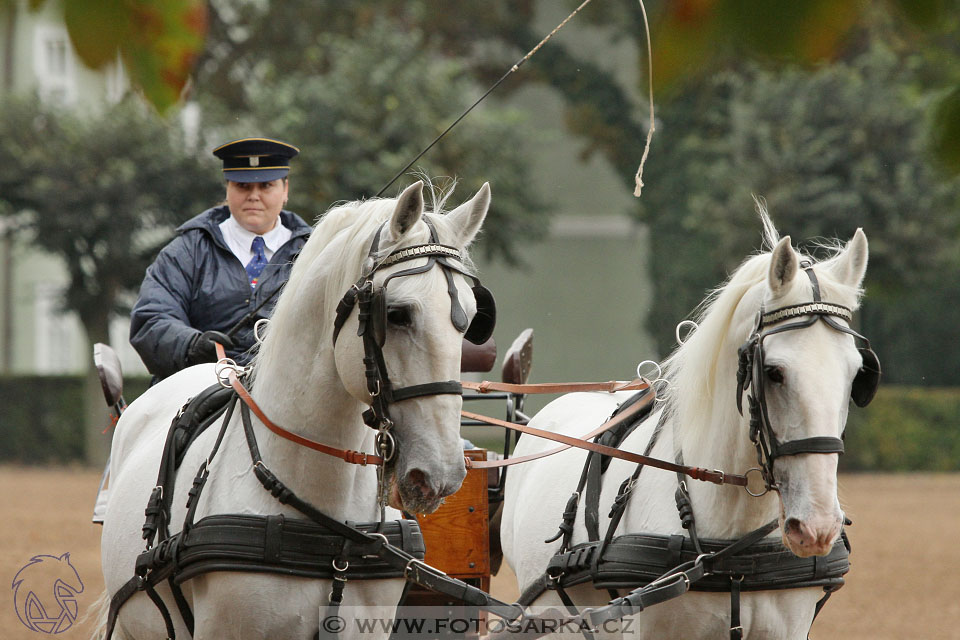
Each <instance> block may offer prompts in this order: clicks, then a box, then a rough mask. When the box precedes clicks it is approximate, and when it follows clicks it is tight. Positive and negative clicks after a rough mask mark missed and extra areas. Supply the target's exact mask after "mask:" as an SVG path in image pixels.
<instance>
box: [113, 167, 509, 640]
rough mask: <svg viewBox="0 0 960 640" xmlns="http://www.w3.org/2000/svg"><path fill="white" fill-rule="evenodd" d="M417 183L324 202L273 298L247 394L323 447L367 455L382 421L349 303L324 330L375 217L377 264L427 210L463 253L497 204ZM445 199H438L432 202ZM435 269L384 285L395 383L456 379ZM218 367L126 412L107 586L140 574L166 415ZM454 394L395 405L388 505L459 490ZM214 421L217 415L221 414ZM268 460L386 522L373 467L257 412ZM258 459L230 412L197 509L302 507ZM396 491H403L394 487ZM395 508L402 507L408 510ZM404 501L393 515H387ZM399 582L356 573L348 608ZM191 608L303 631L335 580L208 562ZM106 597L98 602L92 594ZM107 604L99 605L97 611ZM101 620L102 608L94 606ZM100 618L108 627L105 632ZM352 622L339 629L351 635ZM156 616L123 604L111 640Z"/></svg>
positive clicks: (148, 631)
mask: <svg viewBox="0 0 960 640" xmlns="http://www.w3.org/2000/svg"><path fill="white" fill-rule="evenodd" d="M422 188H423V184H422V183H420V182H418V183H416V184H414V185H412V186H411V187H408V188H407V189H406V190H405V191H404V192H403V193H402V194H401V195H400V197H399V198H397V199H376V200H370V201H365V202H353V203H349V204H345V205H343V206H339V207H336V208H334V209H332V210H330V211H329V212H328V213H327V214H326V215H325V216H324V217H323V218H322V219H321V220H320V222H319V223H318V224H317V226H316V228H315V230H314V232H313V234H312V235H311V237H310V239H309V241H308V242H307V244H306V245H305V246H304V248H303V250H302V252H301V254H300V256H299V258H298V259H297V262H296V264H295V265H294V268H293V271H292V273H291V276H290V280H289V282H288V284H287V285H286V288H285V289H284V291H283V293H282V295H281V296H280V298H279V300H278V302H277V306H276V310H275V313H274V315H273V317H272V319H271V321H270V324H269V327H268V328H267V330H266V336H265V338H264V339H263V342H262V344H261V346H260V350H259V353H258V354H257V356H256V359H255V361H254V364H253V378H254V380H255V384H254V385H253V389H252V392H251V393H252V396H253V398H254V400H255V401H256V402H257V403H258V404H259V406H260V407H261V408H262V410H263V411H264V413H265V414H266V415H267V416H268V417H269V418H270V419H271V420H272V421H273V422H274V423H277V424H279V425H282V426H283V427H285V428H286V429H288V430H290V431H292V432H294V433H296V434H299V435H301V436H305V437H307V438H310V439H313V440H315V441H319V442H321V443H323V444H325V445H329V446H332V447H337V448H342V449H351V450H356V451H362V452H369V453H376V451H375V449H374V436H375V431H374V429H371V428H369V427H367V426H366V425H365V424H364V423H363V421H362V420H361V413H362V412H363V410H365V409H367V407H368V405H369V404H370V402H371V395H370V393H369V392H368V389H367V384H366V380H365V377H364V366H363V361H362V360H363V356H364V349H363V344H362V340H361V338H359V337H358V336H357V330H358V319H357V317H358V313H357V311H356V309H354V310H353V312H352V313H351V315H350V316H349V319H348V320H347V322H346V324H345V325H344V326H343V331H342V332H341V333H340V335H339V338H338V339H337V340H336V341H335V343H334V340H333V339H332V338H333V330H334V316H335V309H336V307H337V304H338V302H339V301H340V300H341V298H342V297H343V296H344V294H345V292H347V290H348V289H350V287H351V285H353V284H354V283H355V282H357V280H358V278H360V276H361V274H362V273H367V272H368V271H369V270H370V268H371V264H369V260H368V252H369V250H370V247H371V241H372V238H373V236H374V234H375V232H376V231H377V229H378V227H380V226H381V224H383V227H382V231H381V232H380V237H379V251H378V254H377V255H378V259H379V258H382V257H385V256H387V255H388V254H390V253H391V252H393V251H396V250H398V249H400V248H402V247H408V246H412V245H420V244H424V243H427V242H428V238H429V236H430V231H429V229H428V225H427V223H426V222H425V219H427V218H428V219H429V220H430V221H431V222H432V223H433V226H434V227H435V228H436V230H437V233H438V235H439V242H440V243H442V244H445V245H449V246H451V247H455V248H457V249H459V250H460V252H461V253H465V249H466V247H467V246H468V245H469V244H470V242H471V241H472V240H473V238H474V237H475V236H476V234H477V232H478V231H479V229H480V227H481V224H482V223H483V220H484V217H485V216H486V213H487V209H488V207H489V202H490V189H489V186H488V185H486V184H485V185H484V186H483V187H482V188H481V189H480V190H479V191H478V192H477V194H476V195H475V196H474V197H473V198H472V199H471V200H469V201H468V202H466V203H464V204H462V205H461V206H459V207H458V208H456V209H454V210H453V211H450V212H449V213H447V214H446V215H440V214H441V213H442V212H441V211H439V207H438V210H436V211H434V212H432V213H424V202H423V193H422ZM440 204H441V205H442V201H441V203H440ZM424 264H426V259H424V258H417V259H415V260H413V261H410V262H405V263H401V264H396V265H393V266H388V267H384V268H381V269H378V270H377V271H376V274H375V278H374V284H375V286H379V284H380V283H382V282H383V280H384V278H386V277H388V276H389V275H390V274H392V273H396V272H398V271H401V270H404V269H409V268H411V266H420V265H424ZM443 271H444V270H443V269H441V268H434V269H430V270H428V271H426V272H424V273H420V274H416V275H411V276H407V277H398V278H396V279H394V280H393V281H392V282H391V284H390V290H389V301H388V305H389V306H388V307H387V310H386V312H385V320H386V325H387V326H386V333H387V336H386V341H385V343H384V346H383V354H384V359H385V361H386V364H387V367H388V369H389V373H390V377H391V380H392V381H393V382H394V384H395V385H396V386H397V387H403V386H408V385H417V384H423V383H428V382H433V381H446V380H459V377H460V373H459V372H460V354H461V343H462V335H461V331H462V329H463V328H462V327H461V328H460V331H458V329H457V328H455V327H454V325H453V323H452V322H451V305H452V303H453V300H452V296H453V295H454V294H451V293H450V292H449V291H448V282H447V278H446V275H445V274H444V272H443ZM453 278H454V280H453V281H454V282H455V283H456V287H457V291H456V292H454V293H455V294H456V297H457V298H458V300H459V304H460V305H461V306H462V308H463V309H464V310H465V311H466V314H467V319H469V318H472V317H473V315H474V314H475V313H476V303H475V300H474V296H473V295H472V293H471V290H470V288H469V286H467V285H466V284H465V279H464V277H463V276H462V275H460V274H459V273H457V274H453ZM214 369H215V368H214V365H212V364H211V365H199V366H195V367H191V368H189V369H186V370H184V371H182V372H180V373H178V374H177V375H174V376H171V377H170V378H167V379H165V380H163V381H162V382H160V383H159V384H157V385H156V386H154V387H152V388H151V389H150V390H148V391H147V392H146V393H144V394H143V395H142V396H141V397H140V398H138V399H137V400H136V401H135V402H134V403H132V404H131V405H130V407H129V408H128V409H127V410H126V412H125V413H124V414H123V417H122V418H121V419H120V421H119V423H118V424H117V428H116V434H115V435H114V440H113V449H112V461H113V469H112V471H113V474H114V475H113V480H112V489H111V494H110V497H109V501H108V506H107V511H106V518H105V523H104V528H103V537H102V541H101V557H102V565H103V574H104V581H105V584H106V592H107V594H106V595H107V596H109V595H110V594H113V593H115V592H116V591H117V590H118V589H119V588H120V587H121V585H123V584H124V583H125V582H126V581H127V580H129V579H130V578H131V577H132V576H133V571H134V560H135V559H136V557H137V555H138V554H139V553H140V552H141V551H143V546H144V544H143V541H142V540H141V535H140V528H141V525H142V524H143V520H144V507H145V505H146V504H147V500H148V497H149V496H150V494H151V490H152V489H153V486H154V484H155V478H156V475H157V470H158V464H159V458H160V454H161V450H162V449H163V446H164V438H165V437H166V433H167V430H168V427H169V425H170V422H171V419H172V417H173V416H174V414H176V413H177V410H178V409H179V408H180V407H181V406H182V405H183V404H184V402H185V401H186V400H187V399H188V398H189V397H191V396H194V395H196V394H197V393H198V392H199V391H200V390H202V389H204V388H206V387H208V386H210V385H211V384H214V383H216V382H217V379H216V374H215V371H214ZM460 407H461V398H460V396H458V395H455V394H446V395H432V396H426V397H419V398H414V399H410V400H406V401H403V402H397V403H395V404H392V405H391V406H390V409H391V417H392V419H393V420H394V422H395V426H394V427H393V433H394V436H395V438H396V447H397V451H396V456H395V457H394V463H393V464H392V466H389V467H388V469H387V473H388V474H389V475H390V476H392V477H388V481H389V482H391V486H392V487H393V488H394V489H395V490H394V491H393V492H392V500H391V506H394V507H398V508H399V507H401V506H402V507H403V508H404V509H406V510H408V511H411V512H416V513H429V512H431V511H433V510H434V509H436V508H437V506H438V505H439V504H440V501H441V500H442V498H443V497H444V496H447V495H450V494H452V493H453V492H455V491H456V490H457V489H458V488H459V487H460V484H461V482H462V480H463V478H464V476H465V473H466V472H465V468H464V461H463V452H462V448H461V440H460V434H459V425H460ZM220 422H222V421H220ZM214 427H216V428H209V429H207V430H206V431H205V432H204V433H203V435H201V436H200V438H199V439H198V440H197V441H196V442H194V443H193V445H192V446H191V447H190V449H189V451H188V453H187V455H186V458H185V459H184V461H183V463H182V466H181V467H180V470H181V471H180V473H179V475H178V481H177V483H176V495H175V496H174V499H173V503H172V504H173V510H172V518H171V533H175V532H176V531H177V530H179V528H180V526H181V524H182V523H183V521H184V515H185V508H184V505H185V503H186V501H187V491H188V489H189V488H190V486H191V480H192V478H193V475H194V473H195V472H196V470H197V469H198V468H199V467H200V465H201V463H202V462H203V461H204V460H205V459H206V458H207V456H208V455H209V453H210V451H211V449H212V447H213V444H214V441H215V439H216V436H217V432H218V431H219V423H218V424H216V425H214ZM254 431H255V433H256V438H257V440H258V442H259V449H260V453H261V454H262V457H263V460H264V463H265V464H266V465H267V466H268V467H269V468H271V470H272V471H274V472H275V473H276V475H277V476H278V477H280V479H281V480H282V481H283V482H285V483H286V485H287V486H288V487H289V488H291V489H292V490H293V491H294V492H295V493H296V494H297V495H298V496H299V497H300V498H302V499H304V500H306V501H307V502H309V503H311V504H312V505H313V506H315V507H316V508H317V509H319V510H320V511H322V512H323V513H325V514H327V515H328V516H330V517H332V518H334V519H336V520H339V521H341V522H342V521H345V520H351V521H354V522H358V521H359V522H375V521H377V520H379V516H380V511H379V508H378V505H377V489H378V487H377V478H376V472H375V468H374V467H370V466H357V465H352V464H347V463H345V462H343V461H342V460H337V459H335V458H332V457H328V456H325V455H322V454H320V453H317V452H316V451H312V450H309V449H307V448H305V447H303V446H299V445H298V444H295V443H293V442H291V441H290V440H287V439H283V438H280V437H277V436H276V435H274V433H272V432H271V431H268V430H267V428H266V427H264V425H263V424H262V423H261V422H260V421H259V420H257V419H256V418H254ZM251 470H252V462H251V456H250V453H249V451H248V445H247V443H246V441H245V438H244V433H243V429H242V427H241V424H240V411H235V412H234V414H233V418H232V421H231V424H230V426H229V427H228V428H227V430H226V434H225V437H224V440H223V442H222V444H221V445H220V447H219V451H218V452H217V454H216V456H215V457H214V458H213V459H212V461H211V463H210V476H209V481H208V482H207V483H206V486H205V488H204V489H203V493H202V495H201V499H200V502H199V505H198V510H197V514H196V515H197V520H199V519H200V518H202V517H203V516H205V515H209V514H260V515H271V514H284V515H285V516H286V517H288V518H295V519H300V520H304V517H303V516H302V515H301V514H300V513H298V512H297V511H295V510H294V509H292V508H290V507H289V506H284V505H281V504H280V502H278V501H277V499H275V498H274V497H273V496H272V495H270V493H268V492H267V491H266V490H264V488H263V486H261V484H260V483H259V482H258V481H257V480H256V478H255V477H254V474H253V473H251ZM398 494H399V495H398ZM401 503H402V505H401ZM399 517H400V513H399V511H396V510H394V509H388V510H387V519H388V520H391V519H397V518H399ZM403 586H404V581H403V579H389V580H356V581H354V580H351V581H350V583H349V585H348V586H347V587H346V592H345V604H349V605H351V606H355V605H356V606H359V605H370V604H380V605H387V604H391V603H396V602H397V601H398V599H399V597H400V594H401V590H402V588H403ZM183 587H184V594H185V596H186V599H187V601H188V603H189V604H190V606H191V608H192V610H193V612H194V615H195V618H196V627H195V631H194V637H195V638H198V639H200V638H218V639H220V638H312V637H314V634H315V633H316V632H317V630H318V624H319V618H320V615H321V613H320V612H321V607H322V606H324V605H326V603H327V598H328V593H329V592H330V590H331V580H316V579H308V578H299V577H288V576H281V575H275V574H267V573H243V572H241V573H238V572H213V573H206V574H204V575H201V576H199V577H197V578H194V579H192V580H188V581H186V582H185V583H184V585H183ZM157 592H158V593H159V594H160V595H161V596H162V597H163V599H164V601H165V603H166V605H167V607H168V608H169V610H170V611H171V613H172V617H173V619H174V622H175V625H176V631H177V634H178V637H181V638H188V637H190V636H189V634H188V632H187V629H186V628H185V626H184V624H183V621H182V620H181V619H180V616H179V615H178V614H177V608H176V607H175V605H174V602H173V600H172V597H171V592H170V590H169V588H167V585H166V583H160V584H159V585H158V587H157ZM101 600H104V599H103V598H101ZM103 606H104V605H103V604H102V603H101V607H103ZM102 615H103V619H102V620H101V622H102V623H105V612H103V613H102ZM102 628H103V627H102V625H101V630H102ZM350 632H351V629H350V628H349V627H348V628H347V629H346V630H344V633H343V637H344V638H349V637H350V636H351V633H350ZM165 636H166V634H165V632H164V624H163V621H162V619H161V616H160V614H159V613H158V610H157V608H156V607H155V606H154V604H153V603H152V602H151V601H150V600H149V599H148V598H147V597H146V596H145V594H144V593H143V592H138V593H136V594H135V595H134V596H133V597H132V598H131V599H130V600H129V601H128V602H127V603H126V604H125V605H124V606H123V607H122V609H121V610H120V616H119V621H118V625H117V628H116V630H115V632H114V637H118V638H137V639H147V638H163V637H165Z"/></svg>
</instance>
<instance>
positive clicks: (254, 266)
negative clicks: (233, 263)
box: [247, 236, 267, 289]
mask: <svg viewBox="0 0 960 640" xmlns="http://www.w3.org/2000/svg"><path fill="white" fill-rule="evenodd" d="M265 246H266V245H264V243H263V238H262V237H260V236H257V237H256V238H254V239H253V244H252V245H250V250H251V251H253V259H251V260H250V262H249V263H247V278H248V279H249V280H250V288H251V289H256V288H257V281H258V280H259V279H260V273H261V272H262V271H263V268H264V267H265V266H267V256H266V254H265V253H264V252H263V250H264V248H265Z"/></svg>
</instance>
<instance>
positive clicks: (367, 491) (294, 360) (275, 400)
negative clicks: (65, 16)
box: [251, 331, 376, 520]
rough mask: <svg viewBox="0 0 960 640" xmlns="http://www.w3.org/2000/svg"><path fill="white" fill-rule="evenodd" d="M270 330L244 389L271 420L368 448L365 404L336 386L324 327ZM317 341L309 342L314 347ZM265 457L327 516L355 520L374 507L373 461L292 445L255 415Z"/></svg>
mask: <svg viewBox="0 0 960 640" xmlns="http://www.w3.org/2000/svg"><path fill="white" fill-rule="evenodd" d="M319 333H321V334H322V335H321V336H318V337H314V338H313V339H311V338H310V337H306V338H305V337H304V336H303V335H302V334H300V335H295V334H291V332H286V333H285V334H284V335H280V332H277V334H276V335H274V336H272V338H273V339H272V340H271V341H270V344H269V346H268V345H267V344H264V348H265V349H268V351H267V352H266V353H263V354H262V356H263V357H261V358H260V359H259V361H258V363H257V369H256V375H255V380H254V385H253V389H252V391H251V395H252V396H253V398H254V400H255V401H256V402H257V404H258V405H260V407H261V408H262V409H263V411H264V413H265V414H266V415H267V417H269V418H270V419H271V420H272V421H273V422H274V423H276V424H278V425H280V426H282V427H283V428H285V429H287V430H288V431H292V432H293V433H295V434H297V435H301V436H304V437H306V438H309V439H311V440H315V441H317V442H320V443H322V444H324V445H328V446H331V447H335V448H338V449H349V450H355V451H366V452H369V453H372V452H373V430H372V429H369V428H368V427H366V426H365V425H364V424H363V422H362V419H361V414H362V411H363V410H364V409H365V408H366V407H365V405H363V404H361V403H360V402H358V401H357V400H356V399H354V398H353V397H352V396H351V395H350V394H349V393H348V392H347V391H346V389H345V388H344V387H343V385H342V383H341V382H340V379H339V377H338V375H337V372H336V366H335V363H334V358H333V349H332V347H328V346H327V345H329V344H330V338H329V335H328V333H327V332H324V331H320V332H319ZM313 347H316V348H313ZM254 430H255V433H256V436H257V440H258V444H259V448H260V452H261V455H262V457H263V460H264V463H265V464H266V465H267V466H268V467H269V468H270V469H271V470H273V471H274V472H275V473H276V474H277V475H278V476H279V477H280V478H281V479H282V480H283V481H284V482H285V483H287V485H288V486H289V487H290V488H291V489H293V491H294V492H295V493H296V494H297V495H298V496H299V497H300V498H302V499H304V500H307V501H309V502H311V503H312V504H313V505H314V506H316V507H318V508H319V509H320V510H321V511H324V512H325V513H327V514H328V515H330V516H333V517H337V518H341V519H343V518H347V517H349V518H350V519H353V520H362V519H369V518H372V517H373V515H374V512H375V508H376V474H375V472H374V470H373V469H372V468H368V467H360V466H357V465H353V464H349V463H347V462H344V461H343V460H340V459H338V458H335V457H332V456H329V455H327V454H324V453H320V452H318V451H314V450H312V449H309V448H307V447H305V446H302V445H299V444H296V443H294V442H292V441H290V440H287V439H285V438H282V437H280V436H278V435H276V434H275V433H273V432H271V431H269V430H268V429H267V428H266V427H265V426H263V425H262V424H261V423H260V421H259V420H256V419H254Z"/></svg>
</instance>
